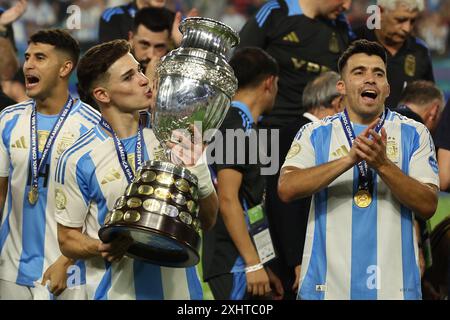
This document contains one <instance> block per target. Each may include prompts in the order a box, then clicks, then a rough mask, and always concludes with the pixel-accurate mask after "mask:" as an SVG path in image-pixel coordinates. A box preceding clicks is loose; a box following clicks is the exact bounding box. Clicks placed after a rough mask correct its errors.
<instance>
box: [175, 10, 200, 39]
mask: <svg viewBox="0 0 450 320" xmlns="http://www.w3.org/2000/svg"><path fill="white" fill-rule="evenodd" d="M198 15H199V12H198V10H197V9H196V8H192V9H191V10H190V11H189V12H188V13H187V15H186V18H190V17H197V16H198ZM182 19H183V15H182V13H181V12H180V11H178V12H177V13H176V14H175V19H174V20H173V24H172V40H173V42H174V44H175V47H179V46H180V45H181V39H182V38H183V35H182V34H181V32H180V30H179V29H178V28H179V27H180V23H181V20H182Z"/></svg>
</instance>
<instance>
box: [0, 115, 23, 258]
mask: <svg viewBox="0 0 450 320" xmlns="http://www.w3.org/2000/svg"><path fill="white" fill-rule="evenodd" d="M18 119H19V115H15V116H14V117H13V118H12V119H11V120H9V121H8V122H7V123H6V124H5V127H4V129H3V133H2V139H3V143H4V145H5V147H6V148H7V152H8V153H10V151H9V146H10V145H11V132H12V129H13V128H14V127H15V126H16V123H17V120H18ZM13 171H14V167H13V166H12V163H10V165H9V177H10V178H9V179H8V190H12V189H11V177H12V176H13ZM7 201H8V212H7V213H6V217H5V220H4V221H5V222H4V223H3V224H2V225H1V227H0V253H1V252H2V250H3V246H4V245H5V241H6V238H7V237H8V235H9V231H10V226H9V217H10V215H11V211H12V194H11V192H9V193H8V200H7ZM0 224H1V221H0Z"/></svg>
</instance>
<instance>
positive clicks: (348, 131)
mask: <svg viewBox="0 0 450 320" xmlns="http://www.w3.org/2000/svg"><path fill="white" fill-rule="evenodd" d="M340 119H341V123H342V126H343V127H344V132H345V136H346V138H347V141H348V143H349V145H350V148H351V147H352V145H353V141H355V139H356V136H355V131H354V130H353V127H352V125H351V123H350V119H349V116H348V112H347V109H344V112H342V113H341V117H340ZM385 120H386V112H385V111H383V114H382V115H381V117H380V120H379V121H378V123H377V125H376V127H375V128H374V131H375V132H376V133H379V132H380V130H381V128H382V127H383V125H384V121H385ZM357 168H358V172H359V179H358V182H359V184H358V191H357V192H356V193H355V195H354V196H353V200H354V201H355V204H356V205H357V206H358V207H360V208H367V207H368V206H369V205H370V204H371V203H372V188H373V186H372V175H371V173H370V171H369V167H368V165H367V163H366V162H365V161H361V162H358V164H357Z"/></svg>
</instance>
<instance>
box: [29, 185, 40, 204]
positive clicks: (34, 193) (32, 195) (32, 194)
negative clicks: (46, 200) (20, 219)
mask: <svg viewBox="0 0 450 320" xmlns="http://www.w3.org/2000/svg"><path fill="white" fill-rule="evenodd" d="M38 198H39V193H38V188H36V187H31V189H30V191H29V192H28V202H29V203H30V204H31V205H35V204H36V202H37V201H38Z"/></svg>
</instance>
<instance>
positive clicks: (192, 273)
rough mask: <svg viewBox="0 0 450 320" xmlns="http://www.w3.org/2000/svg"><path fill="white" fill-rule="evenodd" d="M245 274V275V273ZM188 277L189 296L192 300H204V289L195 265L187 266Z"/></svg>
mask: <svg viewBox="0 0 450 320" xmlns="http://www.w3.org/2000/svg"><path fill="white" fill-rule="evenodd" d="M244 276H245V275H244ZM186 279H187V283H188V287H189V297H190V299H191V300H203V289H202V286H201V284H200V281H199V280H198V276H197V271H196V269H195V267H190V268H186Z"/></svg>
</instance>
